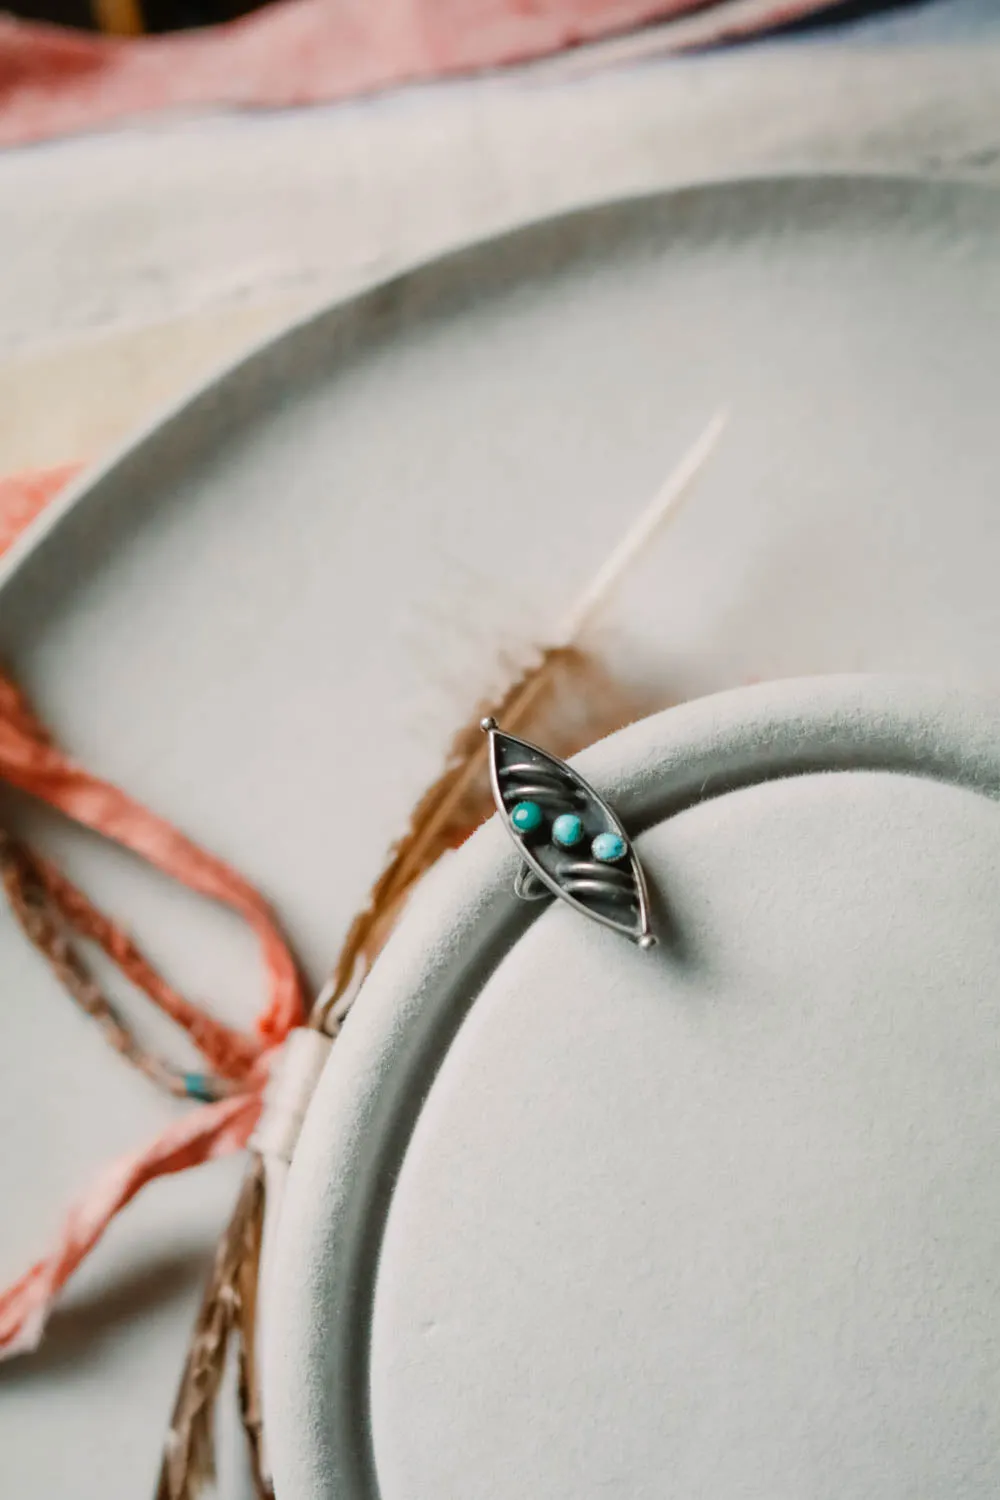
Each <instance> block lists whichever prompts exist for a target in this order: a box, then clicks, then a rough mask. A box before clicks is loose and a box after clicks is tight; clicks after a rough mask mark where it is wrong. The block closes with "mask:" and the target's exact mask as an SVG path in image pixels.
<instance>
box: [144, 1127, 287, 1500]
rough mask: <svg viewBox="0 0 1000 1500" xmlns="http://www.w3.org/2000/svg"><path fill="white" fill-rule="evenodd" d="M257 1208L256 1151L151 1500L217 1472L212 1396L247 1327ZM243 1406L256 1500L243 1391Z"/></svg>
mask: <svg viewBox="0 0 1000 1500" xmlns="http://www.w3.org/2000/svg"><path fill="white" fill-rule="evenodd" d="M263 1212H264V1173H263V1167H262V1165H261V1161H260V1158H259V1157H256V1156H255V1157H253V1158H252V1163H251V1166H250V1168H249V1170H248V1172H247V1174H246V1176H245V1178H244V1179H243V1186H242V1187H241V1189H240V1195H239V1197H238V1199H237V1201H236V1208H235V1210H234V1211H233V1216H232V1218H231V1219H230V1221H229V1224H228V1226H227V1228H226V1230H225V1232H224V1234H223V1236H222V1238H221V1240H220V1241H219V1244H218V1248H217V1249H216V1253H215V1261H214V1263H213V1266H212V1272H211V1275H210V1276H209V1280H208V1285H207V1286H206V1288H205V1294H204V1297H203V1299H202V1304H201V1309H200V1311H199V1313H198V1318H197V1320H196V1322H195V1326H194V1329H193V1330H192V1334H191V1342H190V1345H189V1348H188V1355H187V1359H186V1360H185V1363H184V1371H183V1374H182V1375H181V1381H180V1386H179V1388H178V1392H177V1399H176V1402H175V1404H174V1410H173V1415H172V1417H171V1420H170V1427H169V1430H168V1432H167V1438H166V1442H165V1444H164V1450H163V1461H162V1464H161V1468H160V1475H159V1482H158V1484H157V1489H156V1500H196V1497H197V1496H198V1495H200V1494H201V1492H202V1490H203V1489H204V1487H205V1485H206V1484H208V1483H210V1482H211V1481H212V1480H213V1479H214V1478H215V1403H216V1398H217V1396H218V1393H219V1386H220V1385H221V1383H222V1377H223V1374H224V1373H225V1367H226V1353H227V1350H228V1348H229V1340H230V1337H231V1335H232V1334H233V1333H234V1331H235V1332H236V1333H237V1334H239V1332H240V1330H241V1329H243V1330H246V1329H247V1328H248V1327H252V1323H253V1316H254V1303H255V1299H256V1291H255V1288H256V1281H257V1265H258V1260H259V1256H260V1240H261V1226H262V1223H263ZM250 1288H254V1290H250ZM250 1348H251V1350H252V1342H251V1345H250ZM251 1359H252V1354H251ZM246 1361H247V1355H246V1348H245V1346H244V1354H243V1360H242V1361H241V1364H242V1368H241V1371H240V1385H241V1390H242V1388H243V1384H244V1381H245V1380H249V1379H250V1378H251V1373H250V1366H249V1365H248V1363H247V1362H246ZM248 1391H249V1386H248ZM244 1410H245V1411H246V1412H247V1413H248V1414H251V1415H250V1424H249V1425H248V1423H247V1421H246V1419H245V1423H244V1425H245V1426H247V1432H248V1436H249V1437H250V1445H251V1455H252V1458H253V1459H254V1469H255V1471H256V1473H257V1476H258V1486H257V1488H258V1495H259V1496H260V1497H261V1500H269V1497H270V1490H269V1489H268V1488H267V1487H265V1485H264V1483H263V1481H262V1480H261V1479H260V1478H259V1419H258V1417H257V1414H256V1395H253V1396H252V1397H251V1396H249V1395H248V1396H247V1398H246V1402H245V1406H244Z"/></svg>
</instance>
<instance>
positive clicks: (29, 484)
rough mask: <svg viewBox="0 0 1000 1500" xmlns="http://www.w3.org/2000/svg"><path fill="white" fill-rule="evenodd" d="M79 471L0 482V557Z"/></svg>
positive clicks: (68, 468)
mask: <svg viewBox="0 0 1000 1500" xmlns="http://www.w3.org/2000/svg"><path fill="white" fill-rule="evenodd" d="M0 24H2V23H0ZM81 467H82V466H81V465H80V464H59V465H58V466H57V467H56V468H54V469H23V470H22V471H21V472H20V473H19V474H10V475H8V476H7V477H6V478H0V554H2V553H4V552H6V550H7V548H8V547H9V546H10V544H11V542H14V541H16V540H17V538H18V537H19V536H20V534H21V532H22V531H23V530H24V528H25V527H26V526H27V524H28V522H29V521H33V520H34V519H35V517H36V516H37V515H38V514H39V513H40V512H41V511H42V510H44V508H45V506H46V505H48V503H49V501H50V500H51V499H52V497H53V496H54V495H57V494H58V493H59V491H60V490H61V489H62V488H63V486H64V485H67V484H69V482H70V480H71V479H75V478H76V476H77V474H78V473H79V472H80V469H81Z"/></svg>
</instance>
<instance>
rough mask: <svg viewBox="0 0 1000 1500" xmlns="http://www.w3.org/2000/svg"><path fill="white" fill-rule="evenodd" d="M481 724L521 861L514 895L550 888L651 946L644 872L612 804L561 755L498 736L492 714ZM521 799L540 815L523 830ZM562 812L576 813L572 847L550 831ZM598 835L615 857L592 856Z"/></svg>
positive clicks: (496, 791)
mask: <svg viewBox="0 0 1000 1500" xmlns="http://www.w3.org/2000/svg"><path fill="white" fill-rule="evenodd" d="M482 728H483V731H484V732H485V733H486V734H487V735H488V737H489V759H490V782H491V785H492V787H493V800H494V801H495V803H496V806H497V811H498V812H499V813H500V815H501V817H502V819H503V823H504V826H505V828H506V829H507V832H508V834H509V835H510V837H511V839H512V840H513V842H514V844H515V846H516V847H517V850H518V853H519V854H520V855H521V858H522V860H523V861H524V863H523V865H522V867H521V869H520V871H519V872H518V876H517V879H516V880H515V882H514V890H515V892H516V893H517V895H518V896H520V897H522V898H523V899H524V900H527V901H533V900H537V899H538V898H539V897H540V896H544V895H546V894H547V893H549V892H551V894H552V895H554V896H558V897H559V899H560V900H561V901H565V902H567V903H568V905H570V906H572V907H574V908H575V910H576V911H578V912H580V913H582V914H583V915H584V916H587V917H591V918H593V920H594V921H596V922H600V923H602V924H603V925H604V926H605V927H611V928H614V930H615V931H616V932H620V933H623V934H624V935H625V936H626V937H628V938H631V939H632V941H633V942H635V943H638V944H639V946H640V947H641V948H650V947H652V946H653V944H654V942H655V941H656V939H655V938H654V936H653V933H652V931H651V929H650V923H649V898H648V894H647V891H646V880H645V876H644V874H643V871H642V866H641V865H640V864H639V861H638V858H637V857H636V853H635V850H634V849H633V847H632V842H631V840H630V839H629V836H628V834H627V833H626V832H625V829H624V828H623V827H622V825H621V822H620V820H619V818H618V816H617V814H616V813H615V812H614V810H613V809H612V808H611V807H609V806H608V804H607V803H606V802H605V801H604V798H603V797H601V796H600V795H599V793H597V792H595V791H594V788H593V787H592V786H590V785H589V783H588V782H586V781H584V779H583V777H582V776H580V775H579V773H578V772H576V771H574V770H573V768H572V766H568V765H567V764H566V763H565V761H561V760H557V759H556V757H555V756H554V755H549V754H548V752H547V751H545V750H542V749H540V747H539V746H538V745H532V744H529V743H528V741H527V740H520V739H517V738H516V737H515V736H514V735H511V734H504V733H503V731H502V730H501V729H500V728H499V727H498V725H497V723H496V721H495V720H494V719H484V720H483V721H482ZM522 804H534V805H535V807H537V808H538V809H539V810H540V812H541V819H540V820H539V821H538V822H537V823H535V824H534V826H531V827H527V828H523V829H522V828H519V827H517V826H516V825H515V823H514V822H512V821H511V814H512V813H513V812H514V810H515V808H518V807H519V806H520V805H522ZM561 814H571V815H575V816H576V817H577V818H579V819H580V823H581V825H582V827H581V831H580V836H579V838H578V839H577V840H576V841H575V842H574V843H573V845H572V846H571V847H564V846H563V845H560V844H559V843H558V842H557V841H556V839H555V838H554V836H553V824H554V823H555V820H556V818H558V817H559V816H560V815H561ZM530 816H531V817H537V814H534V813H532V814H531V815H530ZM601 835H608V836H611V837H612V838H615V837H616V838H618V839H620V840H621V844H622V852H621V854H620V856H619V857H617V858H615V859H613V860H608V859H598V858H596V857H595V855H594V852H593V846H594V840H595V839H600V837H601Z"/></svg>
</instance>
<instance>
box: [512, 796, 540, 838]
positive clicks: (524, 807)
mask: <svg viewBox="0 0 1000 1500" xmlns="http://www.w3.org/2000/svg"><path fill="white" fill-rule="evenodd" d="M510 821H511V823H512V824H513V825H514V827H515V828H516V829H517V831H518V833H532V832H533V831H534V829H536V828H537V827H538V826H539V824H540V823H541V821H542V809H541V808H540V807H539V805H538V803H537V802H519V803H518V804H517V806H516V807H515V808H514V811H513V812H512V813H511V815H510Z"/></svg>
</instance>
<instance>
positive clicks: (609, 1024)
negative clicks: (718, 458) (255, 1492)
mask: <svg viewBox="0 0 1000 1500" xmlns="http://www.w3.org/2000/svg"><path fill="white" fill-rule="evenodd" d="M998 743H1000V711H998V707H997V705H996V703H994V702H992V701H991V702H987V701H985V700H976V699H973V698H964V697H962V696H960V695H958V694H955V693H948V692H944V691H941V690H937V689H934V688H931V687H928V686H925V685H923V684H920V683H917V682H908V681H902V680H896V681H889V680H885V679H882V680H879V679H868V680H863V679H827V680H825V681H814V682H800V683H786V684H771V685H768V686H767V687H763V688H757V689H749V690H745V691H743V692H740V693H736V694H728V695H723V696H721V697H718V698H715V699H708V700H704V701H702V702H701V703H698V704H693V705H689V706H687V707H685V708H683V709H680V710H676V711H674V712H672V713H670V714H668V715H664V716H660V717H659V718H656V719H653V720H649V721H646V722H645V723H643V724H641V725H639V726H636V727H634V728H632V729H630V730H628V731H625V732H624V733H623V734H621V735H619V736H616V737H614V738H612V739H611V740H609V741H605V742H604V743H603V744H602V745H600V746H597V747H595V748H594V749H592V750H591V751H588V752H587V753H586V755H585V756H583V757H581V758H580V760H579V762H578V764H579V765H580V768H581V770H583V771H584V773H585V774H587V775H589V776H590V777H591V778H592V779H593V780H594V781H595V784H596V785H598V786H599V788H600V789H601V790H602V791H604V792H606V793H608V794H610V795H611V796H612V797H613V799H614V800H615V801H616V805H617V806H618V807H619V808H620V809H621V811H622V812H623V813H624V814H625V815H626V816H627V817H628V818H629V819H630V820H631V822H632V824H633V826H635V827H640V828H642V827H645V828H647V830H648V831H647V832H646V833H645V834H644V835H643V837H642V838H641V839H640V842H639V848H640V851H641V853H642V855H643V857H644V859H645V860H646V861H647V867H648V869H649V870H650V873H651V875H652V878H653V884H654V887H655V889H656V892H657V894H658V904H659V923H660V931H661V934H662V936H663V939H664V941H663V943H662V945H661V947H660V948H659V949H657V950H656V951H655V952H654V954H653V955H645V954H641V953H639V952H638V951H637V950H636V949H635V948H633V947H632V946H630V945H629V944H627V943H625V942H623V941H622V940H621V939H618V938H616V936H615V935H614V934H610V933H608V932H606V931H604V930H603V929H599V928H597V927H595V926H593V925H591V924H588V923H586V922H584V921H582V920H581V919H579V918H577V917H576V916H575V915H574V914H573V913H570V912H568V911H567V910H566V909H565V908H562V907H558V906H557V907H550V908H548V909H546V910H544V911H543V912H542V913H541V914H540V915H536V913H537V908H534V907H519V906H518V904H517V903H516V902H515V900H514V898H513V897H512V896H511V895H510V894H509V887H510V880H511V877H512V873H513V859H514V857H513V856H512V854H511V852H510V850H509V846H508V842H507V840H506V838H505V836H504V832H503V830H502V829H501V828H499V827H498V826H496V825H493V824H491V825H490V826H488V827H487V828H486V829H484V830H483V831H482V832H481V833H480V834H478V835H477V836H476V837H475V839H474V840H473V841H472V842H471V844H470V845H469V846H467V848H466V849H464V850H463V851H461V852H460V853H459V854H456V855H454V856H452V857H451V859H450V860H449V861H448V862H447V864H446V865H445V866H444V867H442V868H441V869H440V870H439V871H438V873H437V875H436V877H435V878H434V880H433V881H432V883H431V884H430V885H429V886H428V887H427V888H426V889H425V890H424V891H423V892H422V893H421V897H420V900H419V902H418V903H417V905H416V906H415V907H414V909H413V910H412V912H411V913H410V914H409V915H408V917H407V918H406V920H405V922H404V924H403V927H402V928H401V929H400V931H399V933H398V934H397V936H396V937H395V938H394V939H393V941H392V943H391V945H390V947H389V949H388V950H387V951H386V953H385V955H384V957H383V959H382V960H381V961H380V963H379V965H378V967H377V969H376V971H375V974H374V975H373V977H372V979H371V980H370V981H369V985H368V987H367V988H366V990H365V993H364V995H363V998H362V1001H361V1002H360V1004H359V1007H358V1009H357V1010H356V1012H355V1013H354V1015H353V1016H352V1018H351V1020H350V1022H349V1024H348V1026H347V1028H346V1030H345V1032H344V1035H343V1038H342V1040H341V1043H340V1044H338V1047H337V1048H336V1049H335V1050H334V1053H333V1055H332V1057H331V1061H330V1063H329V1065H328V1068H327V1071H326V1073H325V1074H324V1077H323V1079H322V1080H321V1083H320V1087H319V1090H318V1092H317V1094H316V1096H315V1099H314V1104H313V1107H312V1109H311V1111H310V1115H309V1117H308V1119H307V1122H306V1127H305V1131H304V1133H303V1137H302V1141H301V1144H300V1149H299V1152H298V1154H297V1157H296V1160H295V1163H294V1164H293V1168H292V1173H291V1178H290V1194H289V1198H288V1201H287V1207H286V1213H285V1217H284V1221H283V1225H282V1230H281V1241H280V1254H281V1262H282V1273H281V1277H280V1285H279V1286H278V1288H277V1295H276V1302H275V1322H274V1328H275V1330H276V1332H275V1337H274V1340H273V1343H272V1347H271V1348H270V1350H269V1351H268V1355H269V1358H268V1395H269V1399H270V1402H271V1412H272V1419H273V1421H274V1423H275V1426H274V1430H273V1434H272V1437H273V1442H274V1457H275V1462H276V1474H277V1477H278V1482H279V1490H278V1492H279V1494H281V1495H282V1497H283V1500H334V1497H336V1500H356V1497H357V1500H362V1497H364V1500H368V1497H369V1496H374V1495H376V1494H378V1495H380V1496H381V1497H383V1500H416V1497H418V1496H423V1495H426V1494H428V1493H440V1494H449V1495H450V1494H457V1493H463V1492H464V1493H468V1492H476V1493H488V1494H490V1495H491V1496H496V1497H503V1500H507V1497H508V1496H509V1497H511V1500H513V1497H514V1496H515V1495H523V1494H525V1493H531V1494H532V1495H535V1496H539V1497H542V1500H560V1497H563V1496H565V1495H566V1494H568V1493H573V1494H577V1495H580V1496H584V1497H588V1500H589V1497H594V1500H597V1497H600V1496H605V1495H607V1494H609V1493H610V1494H615V1495H617V1494H620V1495H622V1496H626V1495H628V1496H631V1497H635V1496H639V1497H646V1496H649V1497H653V1496H657V1495H662V1494H663V1493H664V1490H665V1489H667V1488H672V1487H675V1486H676V1487H677V1491H678V1493H682V1494H685V1495H692V1496H694V1495H700V1494H706V1495H707V1494H712V1495H714V1496H717V1497H725V1500H744V1497H754V1500H756V1497H764V1496H765V1495H767V1496H773V1495H781V1496H786V1495H787V1496H789V1497H792V1496H800V1495H803V1494H808V1495H810V1496H815V1497H819V1500H826V1497H830V1500H833V1497H834V1496H839V1497H844V1496H848V1497H851V1500H855V1497H857V1500H861V1497H863V1496H864V1497H867V1496H871V1495H872V1494H874V1493H877V1494H879V1495H881V1496H885V1497H897V1496H898V1497H900V1500H902V1497H903V1496H908V1495H912V1494H914V1493H920V1494H921V1495H927V1496H934V1497H941V1500H944V1497H945V1496H949V1497H951V1496H956V1495H961V1496H963V1497H970V1500H971V1497H977V1500H978V1497H983V1500H985V1497H986V1496H988V1495H992V1494H993V1493H995V1490H996V1487H997V1482H998V1478H1000V1470H998V1468H997V1458H996V1454H997V1451H998V1443H997V1439H998V1436H1000V1430H998V1425H997V1423H998V1419H997V1416H996V1411H995V1408H994V1404H993V1403H992V1402H990V1401H989V1400H988V1399H984V1393H985V1392H987V1391H989V1390H990V1389H992V1387H993V1385H994V1384H995V1381H996V1375H997V1364H998V1355H997V1348H998V1341H997V1334H998V1332H1000V1309H998V1306H997V1303H996V1298H995V1295H994V1285H995V1277H994V1271H993V1266H994V1265H995V1261H996V1255H997V1251H998V1249H1000V1213H998V1201H997V1194H996V1188H995V1175H996V1174H995V1141H996V1132H995V1124H994V1116H995V1095H996V1088H995V1066H994V1059H995V1056H996V1049H997V1041H998V1036H1000V1014H998V1008H997V1003H996V995H995V974H996V969H997V963H998V960H1000V938H998V933H997V928H996V923H995V920H994V904H995V891H996V887H997V880H998V875H1000V810H998V808H997V805H996V797H997V793H998V791H1000V754H998V751H997V748H996V747H997V744H998ZM664 818H666V819H667V821H662V820H663V819H664ZM650 824H653V825H654V826H653V827H652V828H650V827H649V825H650Z"/></svg>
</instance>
